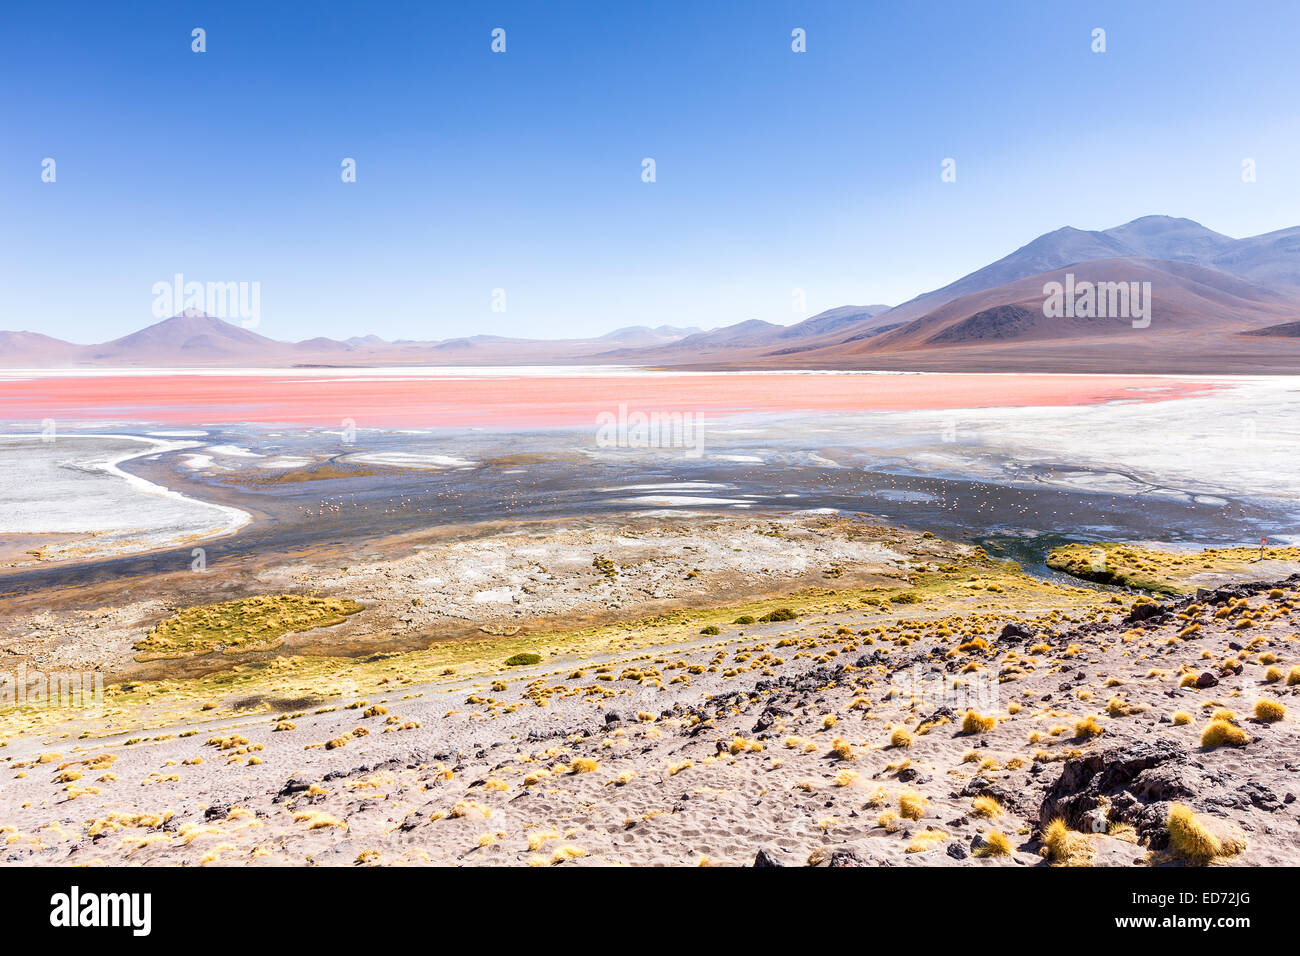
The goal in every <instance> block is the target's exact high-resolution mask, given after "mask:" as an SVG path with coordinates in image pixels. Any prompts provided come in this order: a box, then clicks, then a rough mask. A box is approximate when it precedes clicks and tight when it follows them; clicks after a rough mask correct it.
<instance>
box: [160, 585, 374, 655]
mask: <svg viewBox="0 0 1300 956" xmlns="http://www.w3.org/2000/svg"><path fill="white" fill-rule="evenodd" d="M361 610H362V606H361V605H360V604H358V603H357V602H356V601H351V600H349V599H347V598H320V597H303V596H301V595H297V594H271V595H260V596H258V597H251V598H242V599H240V600H238V601H226V602H224V603H222V604H205V605H203V606H201V607H191V608H186V609H185V610H184V611H181V612H180V613H179V614H176V615H174V616H173V617H169V618H167V620H165V621H160V622H158V623H157V624H155V625H154V626H153V627H152V628H151V629H150V630H149V633H148V634H146V635H145V636H144V637H143V638H142V639H140V640H139V641H137V642H136V643H135V649H136V650H137V651H139V652H140V656H139V659H140V660H152V659H156V658H167V657H187V656H189V655H191V654H206V653H208V652H210V651H214V650H223V651H248V650H257V649H259V648H264V647H270V646H272V645H274V644H275V643H276V642H278V641H279V640H280V639H281V638H282V637H284V635H286V634H292V633H293V632H295V631H308V630H311V629H312V628H314V627H328V626H330V625H332V624H341V623H342V622H343V621H345V620H347V618H348V616H349V615H351V614H356V613H357V612H358V611H361Z"/></svg>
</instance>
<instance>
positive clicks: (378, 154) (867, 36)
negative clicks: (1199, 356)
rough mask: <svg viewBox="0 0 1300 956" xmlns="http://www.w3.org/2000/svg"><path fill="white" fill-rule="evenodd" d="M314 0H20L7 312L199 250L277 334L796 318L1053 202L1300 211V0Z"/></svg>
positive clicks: (1095, 215)
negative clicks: (52, 173)
mask: <svg viewBox="0 0 1300 956" xmlns="http://www.w3.org/2000/svg"><path fill="white" fill-rule="evenodd" d="M292 7H293V5H292V4H270V3H254V2H221V3H211V4H199V3H185V2H166V3H162V2H160V3H155V4H148V3H123V2H118V3H103V2H93V3H83V4H72V3H60V2H43V3H39V4H36V3H23V4H19V3H5V4H4V5H3V8H2V9H0V224H2V225H0V282H2V283H3V288H2V290H0V291H2V295H0V328H11V329H12V328H27V329H34V330H37V331H42V332H45V333H47V334H51V335H55V336H59V337H62V338H68V339H71V340H73V341H80V342H88V341H102V340H105V339H109V338H112V337H115V336H117V335H121V334H124V333H126V332H129V331H133V330H134V329H136V328H139V327H141V326H143V325H145V324H147V323H148V322H151V321H153V318H152V315H151V312H150V308H151V304H152V294H151V291H150V290H151V287H152V286H153V284H154V283H155V282H158V281H160V280H164V279H168V278H170V277H171V276H172V274H173V273H176V272H181V273H183V274H184V275H185V276H186V278H187V279H192V280H199V281H258V282H260V283H261V287H262V321H261V326H260V328H259V331H261V332H263V333H265V334H267V335H271V336H273V337H276V338H284V339H298V338H307V337H310V336H315V335H329V336H337V337H345V336H347V335H352V334H360V333H366V332H374V333H378V334H380V335H383V336H385V337H390V338H392V337H403V338H445V337H449V336H454V335H466V334H474V333H478V332H493V333H500V334H508V335H528V336H543V337H557V336H574V335H586V334H599V333H603V332H606V331H608V330H610V329H613V328H615V327H618V326H622V325H633V324H651V325H657V324H660V323H671V324H678V325H702V326H706V327H712V326H718V325H725V324H729V323H732V322H736V321H740V320H743V319H748V318H761V319H767V320H769V321H773V322H781V323H789V322H792V321H795V320H796V319H799V318H803V317H804V315H806V314H811V313H813V312H816V311H819V310H821V309H824V308H829V307H833V306H838V305H843V304H846V303H859V304H860V303H868V302H889V303H897V302H900V301H903V300H905V299H907V298H910V297H911V296H913V295H916V294H918V293H920V292H923V291H926V290H928V289H931V288H934V287H936V286H939V285H942V284H944V283H946V282H948V281H950V280H952V279H954V278H956V277H957V276H959V275H962V274H964V273H966V272H969V271H971V270H972V269H975V268H977V267H979V266H981V265H984V264H985V263H987V262H989V261H991V260H993V259H996V258H998V257H1000V256H1002V255H1004V254H1006V253H1007V252H1009V251H1011V250H1012V249H1014V248H1016V247H1017V246H1019V245H1022V244H1023V243H1024V242H1026V241H1028V240H1029V239H1031V238H1032V237H1034V236H1036V235H1038V234H1040V233H1043V232H1046V231H1048V230H1051V229H1054V228H1056V227H1058V226H1061V225H1065V224H1070V225H1075V226H1079V227H1081V228H1093V229H1096V228H1105V227H1108V226H1112V225H1116V224H1118V223H1121V222H1124V221H1127V220H1129V219H1132V218H1135V217H1137V216H1139V215H1144V214H1148V213H1164V214H1169V215H1175V216H1187V217H1190V218H1193V219H1196V220H1198V221H1200V222H1203V223H1204V224H1205V225H1207V226H1209V227H1211V228H1213V229H1217V230H1219V231H1221V232H1225V233H1227V234H1229V235H1234V236H1243V235H1252V234H1255V233H1259V232H1266V231H1270V230H1273V229H1277V228H1281V227H1285V226H1290V225H1296V224H1297V223H1300V202H1298V200H1300V123H1297V115H1296V114H1297V112H1300V95H1298V94H1300V88H1298V86H1300V84H1298V83H1297V77H1298V71H1297V67H1296V59H1297V58H1296V37H1297V36H1300V4H1294V3H1274V2H1238V3H1233V4H1224V3H1221V2H1191V0H1172V2H1152V0H1144V2H1140V3H1133V2H1118V3H1105V2H1091V0H1090V2H1061V0H1025V2H1010V3H970V2H952V3H945V2H927V3H914V2H898V3H888V4H886V3H876V2H866V0H844V2H838V3H827V2H816V0H794V2H766V0H709V2H685V0H682V2H665V3H656V4H644V3H635V2H626V3H624V2H612V0H604V2H566V0H523V2H518V3H489V2H472V3H471V2H469V0H464V2H455V3H450V2H445V3H432V2H424V3H411V4H403V3H370V4H366V3H357V4H355V5H352V4H343V3H331V2H328V0H327V2H321V3H302V4H299V5H298V9H297V10H294V9H292ZM194 27H203V28H205V29H206V31H207V52H206V53H203V54H196V53H193V52H191V50H190V43H191V39H190V31H191V29H192V28H194ZM494 27H503V28H505V29H506V31H507V52H506V53H505V54H504V55H500V54H493V53H492V52H491V50H490V42H491V37H490V32H491V30H492V29H493V28H494ZM795 27H802V28H804V29H805V30H806V31H807V46H808V51H807V52H806V53H803V54H796V53H793V52H791V49H790V43H791V39H790V32H791V30H792V29H793V28H795ZM1094 27H1103V28H1105V29H1106V31H1107V47H1108V49H1107V52H1106V53H1104V54H1094V53H1092V52H1091V50H1090V33H1091V30H1092V29H1093V28H1094ZM45 157H52V158H54V159H55V161H56V162H57V182H55V183H54V184H47V183H42V182H41V178H40V176H41V162H42V160H43V159H44V158H45ZM344 157H353V158H355V159H356V161H357V171H358V177H357V178H358V182H356V183H355V184H344V183H342V182H341V181H340V175H339V173H340V162H341V160H342V159H343V158H344ZM643 157H653V158H654V159H655V160H656V163H657V176H658V181H657V182H655V183H653V184H647V183H643V182H642V181H641V160H642V158H643ZM945 157H953V158H955V159H956V161H957V182H955V183H943V182H941V181H940V175H939V174H940V162H941V161H942V160H943V159H944V158H945ZM1244 157H1251V158H1254V159H1255V160H1256V161H1257V163H1258V182H1256V183H1254V184H1250V185H1247V184H1244V183H1242V181H1241V175H1240V170H1241V161H1242V159H1243V158H1244ZM494 288H504V289H505V290H506V294H507V299H506V301H507V311H506V312H505V313H504V314H500V313H494V312H492V311H491V308H490V306H491V295H492V290H493V289H494ZM794 288H803V289H805V290H806V293H807V303H808V308H807V310H806V312H805V313H803V314H794V313H793V312H792V309H791V306H792V295H791V290H792V289H794Z"/></svg>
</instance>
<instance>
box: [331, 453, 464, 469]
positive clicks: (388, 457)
mask: <svg viewBox="0 0 1300 956" xmlns="http://www.w3.org/2000/svg"><path fill="white" fill-rule="evenodd" d="M345 460H346V461H350V462H357V463H359V464H366V465H391V466H393V467H394V468H435V469H442V468H473V467H474V466H475V465H477V464H478V462H476V461H470V460H469V459H467V458H457V457H455V456H454V455H422V454H416V453H415V452H406V451H377V452H367V453H366V454H362V455H349V456H348V457H347V458H346V459H345Z"/></svg>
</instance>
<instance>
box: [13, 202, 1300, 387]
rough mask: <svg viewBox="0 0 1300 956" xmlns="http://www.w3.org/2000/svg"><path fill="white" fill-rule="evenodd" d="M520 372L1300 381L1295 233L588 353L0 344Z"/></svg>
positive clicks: (1138, 238)
mask: <svg viewBox="0 0 1300 956" xmlns="http://www.w3.org/2000/svg"><path fill="white" fill-rule="evenodd" d="M1051 283H1059V284H1060V286H1061V287H1063V288H1069V289H1077V288H1082V287H1083V286H1084V284H1087V283H1092V284H1094V285H1096V284H1109V288H1110V289H1111V297H1112V298H1111V304H1112V305H1114V304H1115V302H1114V289H1115V286H1114V285H1113V284H1115V283H1123V284H1124V285H1125V288H1126V289H1132V290H1134V291H1135V292H1136V291H1137V290H1146V289H1149V291H1150V302H1149V306H1150V312H1149V316H1148V318H1149V323H1147V324H1145V325H1143V323H1141V322H1135V321H1134V320H1133V319H1132V317H1131V316H1129V315H1127V314H1121V315H1112V316H1102V317H1094V316H1093V315H1092V314H1088V312H1087V310H1082V314H1076V313H1075V312H1074V311H1073V310H1070V311H1069V314H1061V313H1060V311H1059V310H1055V311H1054V310H1053V309H1051V308H1045V307H1044V301H1045V299H1046V298H1047V293H1046V292H1045V290H1046V289H1048V288H1050V287H1051V286H1050V284H1051ZM1147 284H1149V285H1147ZM1107 287H1108V285H1101V288H1103V289H1105V288H1107ZM1135 301H1136V299H1135ZM517 364H622V365H653V366H666V367H682V368H878V369H914V370H927V369H928V370H948V371H953V370H966V371H1113V372H1136V371H1144V372H1162V371H1163V372H1180V373H1190V372H1207V373H1217V372H1300V227H1293V228H1290V229H1283V230H1279V231H1277V232H1272V233H1267V234H1265V235H1262V236H1253V237H1250V238H1246V239H1232V238H1230V237H1228V236H1225V235H1222V234H1221V233H1217V232H1214V231H1213V230H1210V229H1207V228H1205V227H1204V226H1202V225H1200V224H1199V223H1196V222H1193V221H1192V220H1190V219H1174V218H1170V217H1168V216H1145V217H1143V218H1141V219H1135V220H1133V221H1132V222H1130V223H1126V224H1124V225H1122V226H1117V227H1115V228H1113V229H1106V230H1102V231H1098V232H1089V231H1084V230H1080V229H1074V228H1071V227H1065V228H1062V229H1058V230H1056V231H1055V232H1050V233H1047V234H1046V235H1042V236H1039V237H1038V238H1036V239H1034V240H1033V241H1032V242H1029V243H1028V244H1026V245H1024V246H1022V247H1021V248H1019V249H1017V250H1016V251H1015V252H1013V253H1011V254H1010V255H1008V256H1005V257H1003V258H1002V259H999V260H998V261H996V262H994V263H992V264H990V265H987V266H985V267H984V268H982V269H979V270H976V271H975V272H972V273H971V274H969V275H967V276H963V277H962V278H960V279H957V280H956V281H955V282H952V283H949V284H948V285H946V286H944V287H943V288H941V289H936V290H934V291H932V292H927V293H925V294H924V295H920V296H917V297H916V298H914V299H912V300H910V301H908V302H904V303H903V304H902V305H899V306H896V307H893V308H891V307H889V306H886V305H866V306H841V307H840V308H836V309H831V310H828V311H826V312H822V313H819V314H818V315H814V316H812V317H811V318H808V319H805V320H804V321H802V322H799V323H796V324H794V325H790V326H781V325H775V324H773V323H770V322H763V321H759V320H757V319H751V320H748V321H744V322H740V323H737V324H735V325H730V326H726V327H724V328H719V329H712V330H709V331H704V330H701V329H698V328H678V327H675V326H668V325H662V326H659V327H657V328H649V327H646V326H632V327H628V328H621V329H618V330H616V331H614V332H610V333H608V334H606V335H602V336H599V337H595V338H588V339H562V340H545V339H523V338H505V337H501V336H494V335H475V336H470V337H467V338H456V339H449V340H445V341H394V342H390V341H386V340H384V339H381V338H379V337H378V336H375V335H364V336H355V337H353V338H349V339H346V340H343V341H338V340H335V339H329V338H323V337H321V338H314V339H308V340H306V341H302V342H280V341H277V340H275V339H271V338H268V337H266V336H263V335H261V334H259V333H257V332H256V331H253V330H252V329H245V328H242V327H240V326H238V325H232V324H230V323H228V322H224V321H222V320H220V319H216V318H213V317H211V316H207V315H204V314H202V313H199V312H191V311H187V312H184V313H181V314H180V315H176V316H173V317H172V318H169V319H165V320H163V321H161V322H158V323H156V324H154V325H150V326H149V327H147V328H144V329H141V330H140V331H138V332H134V333H132V334H130V335H126V336H123V337H122V338H119V339H114V340H113V341H111V342H105V343H103V344H100V345H75V344H73V343H70V342H63V341H60V340H59V339H54V338H51V337H49V336H47V335H43V334H40V333H37V332H0V367H19V368H32V367H80V366H136V367H140V366H154V367H175V368H182V367H202V366H207V367H222V366H236V367H242V366H369V365H517Z"/></svg>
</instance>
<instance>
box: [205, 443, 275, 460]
mask: <svg viewBox="0 0 1300 956" xmlns="http://www.w3.org/2000/svg"><path fill="white" fill-rule="evenodd" d="M204 450H205V451H210V452H212V453H213V454H214V455H224V456H226V457H227V458H263V457H265V456H263V455H259V454H258V453H257V452H255V451H249V450H248V449H247V448H240V447H239V446H238V445H209V446H208V447H207V448H206V449H204Z"/></svg>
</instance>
